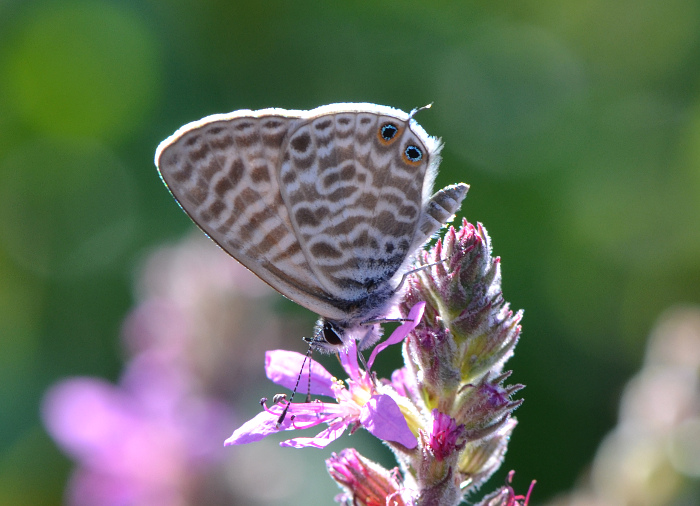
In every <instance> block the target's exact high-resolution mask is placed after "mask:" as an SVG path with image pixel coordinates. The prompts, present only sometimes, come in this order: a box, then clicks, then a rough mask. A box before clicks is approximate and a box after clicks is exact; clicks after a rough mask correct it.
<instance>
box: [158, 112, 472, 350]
mask: <svg viewBox="0 0 700 506" xmlns="http://www.w3.org/2000/svg"><path fill="white" fill-rule="evenodd" d="M416 112H417V110H414V111H412V112H411V113H410V114H407V113H405V112H403V111H401V110H398V109H394V108H391V107H388V106H382V105H375V104H369V103H342V104H331V105H325V106H322V107H318V108H316V109H312V110H309V111H296V110H285V109H262V110H258V111H251V110H240V111H235V112H232V113H230V114H215V115H212V116H208V117H206V118H203V119H201V120H199V121H195V122H193V123H189V124H187V125H185V126H183V127H182V128H180V129H179V130H177V131H176V132H175V133H174V134H173V135H172V136H170V137H169V138H167V139H166V140H164V141H163V142H162V143H161V144H160V145H159V146H158V149H157V151H156V157H155V162H156V166H157V167H158V170H159V172H160V176H161V178H162V180H163V182H164V183H165V185H166V186H167V187H168V189H169V190H170V192H171V193H172V195H173V196H174V197H175V199H176V200H177V202H178V203H179V204H180V206H181V207H182V209H183V210H184V211H185V212H186V213H187V214H188V215H189V216H190V218H192V220H193V221H194V222H195V224H197V225H198V226H199V227H200V228H201V229H202V230H203V231H204V232H205V233H206V234H207V235H208V236H209V237H210V238H211V239H213V240H214V241H215V242H216V243H217V244H218V245H219V246H220V247H221V248H223V249H224V250H225V251H226V252H227V253H228V254H230V255H231V256H232V257H233V258H235V259H236V260H238V261H239V262H240V263H241V264H243V265H244V266H245V267H247V268H248V269H250V270H251V271H253V272H254V273H255V274H256V275H257V276H259V277H260V278H261V279H262V280H263V281H265V282H266V283H268V284H269V285H270V286H272V287H273V288H274V289H276V290H277V291H278V292H280V293H281V294H282V295H284V296H286V297H288V298H289V299H291V300H293V301H294V302H296V303H298V304H300V305H301V306H303V307H305V308H307V309H309V310H311V311H313V312H315V313H316V314H318V315H319V316H320V318H319V320H318V322H317V324H316V328H315V333H314V338H313V339H312V340H311V342H312V343H313V344H314V345H315V347H316V348H320V349H322V350H326V351H331V352H332V351H337V350H339V349H342V348H344V347H345V346H346V345H347V344H348V343H349V342H350V340H351V339H356V340H358V341H359V348H360V349H362V348H365V347H367V346H369V345H371V344H372V343H374V342H375V341H376V340H377V339H378V338H379V336H380V335H381V329H380V328H379V323H381V322H382V321H384V318H385V313H386V312H387V311H388V308H390V307H391V305H392V303H393V302H394V300H395V299H396V297H397V296H398V294H399V292H400V288H401V286H402V284H403V280H404V277H405V275H406V274H407V273H409V272H410V267H409V264H410V260H411V258H412V256H413V255H414V254H415V253H416V252H417V251H418V250H419V249H420V248H421V246H422V245H423V244H424V243H425V242H426V241H427V240H428V239H429V238H430V237H431V236H432V235H433V234H435V232H437V231H438V230H439V229H440V228H441V227H442V226H443V225H444V224H445V223H446V222H448V221H449V220H451V219H452V218H454V213H455V212H456V211H457V210H458V209H459V207H460V205H461V202H462V200H463V199H464V197H465V196H466V193H467V190H468V189H469V186H468V185H466V184H464V183H459V184H455V185H451V186H447V187H446V188H443V189H442V190H439V191H438V192H437V193H435V194H433V193H432V188H433V183H434V180H435V176H436V173H437V168H438V165H439V163H440V150H441V148H442V144H441V142H440V141H439V140H438V139H436V138H434V137H430V136H429V135H428V134H427V133H426V132H425V130H424V129H423V128H422V127H421V126H420V125H418V124H417V123H416V121H415V120H414V119H413V115H414V114H415V113H416Z"/></svg>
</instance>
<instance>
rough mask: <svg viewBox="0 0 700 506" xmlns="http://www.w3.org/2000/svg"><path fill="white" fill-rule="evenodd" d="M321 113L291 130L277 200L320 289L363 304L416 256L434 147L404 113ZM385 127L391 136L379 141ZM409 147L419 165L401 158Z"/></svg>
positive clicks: (359, 109)
mask: <svg viewBox="0 0 700 506" xmlns="http://www.w3.org/2000/svg"><path fill="white" fill-rule="evenodd" d="M327 107H332V110H328V109H327ZM327 107H323V108H319V109H317V110H315V111H311V112H315V113H316V114H315V115H314V116H312V117H310V118H309V119H308V120H307V121H300V122H299V123H297V124H295V125H294V126H293V127H292V129H290V134H289V138H288V141H287V146H286V148H284V149H283V151H284V155H283V160H282V165H281V167H280V181H281V185H280V186H281V193H282V198H283V199H284V201H285V202H286V204H287V207H288V209H289V217H290V220H291V222H292V225H293V227H294V229H295V231H296V234H297V237H298V238H299V242H300V245H301V248H302V250H303V251H304V254H305V256H306V258H307V259H308V260H309V265H310V268H311V269H312V270H313V271H314V274H315V275H316V278H317V279H318V280H319V282H320V283H321V285H323V287H324V289H325V290H326V291H328V292H331V293H334V294H335V295H336V296H337V297H338V298H339V299H340V300H344V301H346V302H347V303H348V305H351V303H353V302H355V303H360V304H362V301H365V300H367V298H368V294H370V293H371V292H372V291H374V290H375V289H377V288H383V289H387V288H388V289H390V290H393V288H394V286H390V285H389V283H388V282H389V280H390V279H391V278H392V277H394V275H395V274H396V272H397V271H398V270H399V269H400V267H401V265H402V264H404V263H405V261H406V259H407V257H408V256H410V255H411V254H412V253H413V251H412V250H411V248H412V247H413V245H414V243H415V242H416V240H415V239H416V236H417V235H420V232H419V230H418V229H419V225H420V224H421V220H422V217H423V214H424V212H423V202H424V200H425V199H426V196H429V195H430V193H431V191H432V182H433V178H434V164H433V163H432V162H433V160H434V159H435V160H436V159H437V152H438V151H439V143H438V141H437V140H435V139H433V138H430V137H428V135H427V134H425V133H424V132H422V129H420V127H418V129H419V132H418V133H417V132H416V131H414V129H413V128H411V126H413V127H416V126H417V125H415V122H413V121H412V120H410V118H409V116H408V114H406V113H404V112H402V111H397V110H395V109H392V108H389V107H383V106H375V105H372V104H346V108H347V110H342V107H343V104H334V105H333V106H327ZM387 124H390V125H392V126H393V128H395V129H396V130H395V131H392V130H391V129H390V131H389V132H387V135H383V133H382V127H383V126H384V125H387ZM421 132H422V135H421ZM392 133H393V135H392V136H391V138H389V139H386V138H385V137H389V134H392ZM408 146H413V147H415V148H416V149H418V150H420V157H419V159H415V160H410V159H408V158H407V156H406V148H407V147H408ZM417 153H418V151H412V152H411V155H416V154H417ZM429 169H430V170H429ZM426 237H427V236H426ZM424 240H425V237H424V238H423V239H422V240H421V241H420V242H421V243H422V242H423V241H424ZM419 245H420V244H419ZM419 245H418V246H419Z"/></svg>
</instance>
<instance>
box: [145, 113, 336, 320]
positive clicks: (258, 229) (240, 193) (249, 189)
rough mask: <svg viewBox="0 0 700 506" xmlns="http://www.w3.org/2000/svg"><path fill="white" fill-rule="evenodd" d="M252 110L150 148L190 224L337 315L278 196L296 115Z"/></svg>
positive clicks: (285, 290) (292, 293) (277, 283)
mask: <svg viewBox="0 0 700 506" xmlns="http://www.w3.org/2000/svg"><path fill="white" fill-rule="evenodd" d="M253 114H255V113H252V112H251V114H250V115H245V113H240V115H238V116H235V117H229V118H226V119H219V118H217V117H214V119H205V120H203V121H201V122H197V123H194V124H192V125H188V126H186V127H183V128H182V129H180V130H179V131H178V132H176V133H175V134H174V135H173V136H172V137H171V138H170V139H168V140H166V141H165V142H164V143H163V144H162V145H161V147H160V148H159V150H158V154H157V155H156V156H157V158H156V162H157V165H158V168H159V170H160V173H161V176H162V178H163V180H164V182H165V183H166V185H167V186H168V188H169V189H170V191H171V192H172V194H173V195H174V196H175V198H176V199H177V201H178V202H179V203H180V205H181V206H182V208H183V209H184V210H185V211H186V212H187V214H189V215H190V217H191V218H192V219H193V221H194V222H195V223H196V224H197V225H199V226H200V227H201V228H202V229H203V230H204V231H205V232H206V233H207V235H209V236H210V237H211V238H212V239H213V240H214V241H216V242H217V243H218V244H219V245H220V246H221V247H222V248H223V249H224V250H226V251H227V252H228V253H229V254H230V255H232V256H233V257H234V258H236V259H237V260H238V261H240V262H241V263H242V264H243V265H245V266H246V267H248V268H249V269H250V270H252V271H253V272H255V273H256V274H257V275H258V276H260V277H261V278H262V279H263V280H265V281H266V282H267V283H269V284H270V285H271V286H272V287H273V288H275V289H276V290H278V291H279V292H281V293H282V294H283V295H286V296H287V297H289V298H291V299H293V300H295V301H296V302H298V303H299V304H301V305H303V306H305V307H307V308H308V309H311V310H312V311H315V312H316V313H318V314H321V315H323V316H327V317H329V318H341V317H342V316H343V313H342V312H340V311H339V310H338V309H336V307H335V305H334V304H332V303H331V302H330V301H331V300H332V299H333V297H331V296H329V295H328V294H327V292H326V291H325V289H324V287H323V286H321V285H320V283H319V281H318V280H317V278H316V276H315V274H314V272H313V271H312V270H311V269H310V267H309V264H308V262H307V259H306V257H305V256H304V253H303V251H302V249H301V246H300V244H299V241H298V240H297V237H296V234H295V231H294V228H293V226H292V224H291V222H290V219H289V213H288V212H287V208H286V206H285V203H284V201H283V200H282V197H281V194H280V189H279V179H278V170H279V166H280V162H281V157H282V145H283V144H285V143H286V139H287V133H288V131H289V128H290V125H291V124H293V123H294V122H295V121H298V119H297V118H294V117H284V116H263V117H255V116H254V115H253ZM222 118H224V117H222Z"/></svg>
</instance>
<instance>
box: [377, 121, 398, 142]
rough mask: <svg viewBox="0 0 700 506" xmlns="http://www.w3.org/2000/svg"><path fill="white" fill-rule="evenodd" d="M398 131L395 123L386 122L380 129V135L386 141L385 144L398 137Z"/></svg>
mask: <svg viewBox="0 0 700 506" xmlns="http://www.w3.org/2000/svg"><path fill="white" fill-rule="evenodd" d="M398 132H399V128H398V127H397V126H396V125H394V124H393V123H385V124H384V125H382V127H381V128H380V129H379V137H380V139H381V140H382V141H383V142H384V144H387V143H389V141H390V140H391V139H393V138H394V137H396V134H397V133H398Z"/></svg>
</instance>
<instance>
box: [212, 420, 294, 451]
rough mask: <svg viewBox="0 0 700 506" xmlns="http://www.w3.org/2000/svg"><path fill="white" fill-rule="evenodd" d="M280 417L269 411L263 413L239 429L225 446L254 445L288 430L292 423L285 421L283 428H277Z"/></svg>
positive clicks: (225, 442)
mask: <svg viewBox="0 0 700 506" xmlns="http://www.w3.org/2000/svg"><path fill="white" fill-rule="evenodd" d="M278 416H279V415H275V414H274V413H270V412H269V411H261V412H260V413H258V414H257V415H255V416H254V417H253V418H251V419H250V420H248V421H247V422H246V423H244V424H243V425H241V426H240V427H238V428H237V429H236V430H235V431H233V434H231V437H229V438H228V439H227V440H226V441H224V446H232V445H243V444H248V443H254V442H256V441H260V440H261V439H264V438H266V437H267V436H269V435H270V434H274V433H276V432H279V431H280V430H286V429H287V428H288V427H289V425H290V422H289V421H288V420H285V421H284V424H283V426H282V427H283V428H281V429H278V428H277V418H278Z"/></svg>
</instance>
